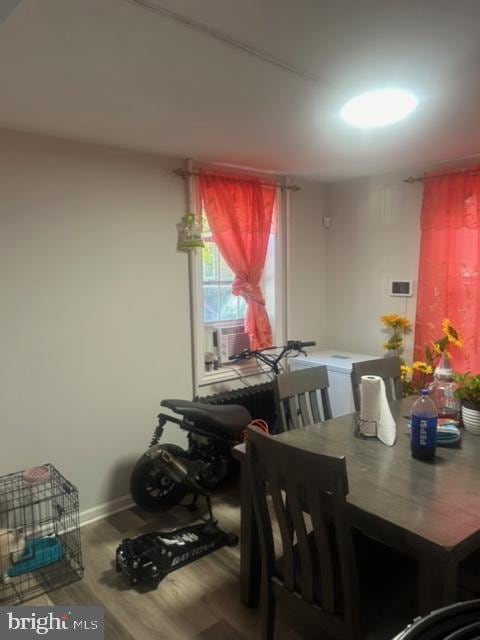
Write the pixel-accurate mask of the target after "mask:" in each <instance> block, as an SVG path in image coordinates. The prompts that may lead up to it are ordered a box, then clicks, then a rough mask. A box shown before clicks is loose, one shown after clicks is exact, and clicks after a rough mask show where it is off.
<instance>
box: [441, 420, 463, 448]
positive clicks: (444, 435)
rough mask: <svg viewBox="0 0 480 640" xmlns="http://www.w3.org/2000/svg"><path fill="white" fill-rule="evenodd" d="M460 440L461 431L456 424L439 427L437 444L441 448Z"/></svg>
mask: <svg viewBox="0 0 480 640" xmlns="http://www.w3.org/2000/svg"><path fill="white" fill-rule="evenodd" d="M459 440H460V430H459V429H458V427H456V426H455V425H454V424H442V425H438V427H437V444H438V445H439V446H442V445H448V444H455V443H456V442H458V441H459Z"/></svg>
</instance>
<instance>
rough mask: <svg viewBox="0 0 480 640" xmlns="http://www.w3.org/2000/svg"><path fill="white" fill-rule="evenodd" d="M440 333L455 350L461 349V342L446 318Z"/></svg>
mask: <svg viewBox="0 0 480 640" xmlns="http://www.w3.org/2000/svg"><path fill="white" fill-rule="evenodd" d="M442 331H443V335H444V336H445V337H446V338H447V340H448V341H449V342H450V344H453V346H454V347H457V349H461V348H462V347H463V340H462V339H461V338H460V335H459V334H458V331H457V330H456V329H455V328H454V327H453V326H452V324H451V322H450V320H449V319H448V318H445V320H444V321H443V322H442Z"/></svg>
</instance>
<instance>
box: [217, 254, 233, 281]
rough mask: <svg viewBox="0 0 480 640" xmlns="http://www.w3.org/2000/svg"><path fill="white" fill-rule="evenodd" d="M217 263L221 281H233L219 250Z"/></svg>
mask: <svg viewBox="0 0 480 640" xmlns="http://www.w3.org/2000/svg"><path fill="white" fill-rule="evenodd" d="M218 263H219V265H220V278H219V280H222V281H223V282H232V281H233V273H232V271H231V270H230V268H229V267H228V265H227V263H226V262H225V260H224V259H223V258H222V256H221V254H220V252H219V253H218Z"/></svg>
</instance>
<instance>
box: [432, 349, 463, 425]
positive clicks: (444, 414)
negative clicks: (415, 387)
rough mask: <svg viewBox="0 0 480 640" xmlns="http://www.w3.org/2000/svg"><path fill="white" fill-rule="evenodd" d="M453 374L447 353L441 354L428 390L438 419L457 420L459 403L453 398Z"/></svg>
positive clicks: (454, 383) (455, 386)
mask: <svg viewBox="0 0 480 640" xmlns="http://www.w3.org/2000/svg"><path fill="white" fill-rule="evenodd" d="M454 375H455V372H454V371H453V369H452V365H451V363H450V358H449V356H448V353H446V352H445V351H444V352H442V354H441V356H440V360H439V362H438V364H437V366H436V368H435V371H434V374H433V382H431V383H430V385H429V387H428V389H429V391H430V397H431V398H432V400H433V402H434V403H435V406H436V407H437V411H438V417H439V418H443V419H447V420H458V419H459V416H460V401H459V400H457V398H456V397H455V391H456V390H457V388H458V384H457V383H456V382H454Z"/></svg>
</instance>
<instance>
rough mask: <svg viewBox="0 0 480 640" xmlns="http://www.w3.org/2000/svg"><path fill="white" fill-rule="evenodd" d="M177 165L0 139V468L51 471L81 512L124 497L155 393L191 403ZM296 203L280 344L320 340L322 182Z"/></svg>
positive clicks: (39, 139)
mask: <svg viewBox="0 0 480 640" xmlns="http://www.w3.org/2000/svg"><path fill="white" fill-rule="evenodd" d="M178 166H179V161H178V160H174V159H166V158H161V157H157V156H154V155H148V154H140V153H134V152H129V151H122V150H118V149H113V148H108V147H104V146H97V145H92V144H83V143H78V142H71V141H64V140H63V141H62V140H58V139H55V138H50V137H45V136H36V135H29V134H21V133H17V132H12V131H6V130H0V183H1V185H2V188H1V191H0V287H1V292H2V296H1V306H0V354H1V357H0V425H1V427H0V428H1V436H2V437H1V444H0V474H4V473H9V472H13V471H17V470H19V469H23V468H25V467H29V466H32V465H37V464H41V463H44V462H52V463H53V464H55V465H56V466H57V467H58V468H59V469H60V470H61V471H62V472H63V473H64V474H65V475H66V476H67V477H68V478H69V479H70V480H71V481H72V482H73V483H74V484H76V485H77V486H78V488H79V490H80V498H81V508H82V510H84V511H85V510H87V511H88V510H89V509H92V510H93V512H91V513H90V514H89V515H96V513H97V512H96V511H95V510H94V508H95V507H97V506H98V505H100V504H101V503H104V502H107V501H111V500H114V499H117V498H120V497H121V496H124V495H125V494H128V479H129V474H130V470H131V467H132V465H133V464H134V462H135V460H136V459H137V457H138V456H139V455H140V453H142V452H143V450H144V449H145V448H146V446H147V444H148V442H149V440H150V436H151V434H152V431H153V427H154V424H155V418H156V415H157V413H158V412H159V402H160V400H161V399H162V398H165V397H169V396H170V397H187V398H189V397H191V396H192V373H191V344H190V314H189V289H188V268H187V256H186V255H185V254H183V253H178V252H177V251H176V227H175V224H176V222H177V221H178V220H179V218H180V217H181V216H182V215H183V213H184V211H185V194H184V183H183V182H182V180H180V179H179V178H177V177H175V176H173V175H172V173H171V170H172V169H173V168H175V167H178ZM291 205H292V206H291V233H290V235H289V239H290V249H289V280H290V292H291V295H290V297H289V320H290V327H289V337H290V338H304V339H313V340H317V341H318V342H319V343H320V342H321V341H322V338H323V336H324V333H325V321H326V316H325V304H324V296H325V259H326V254H325V230H324V229H323V228H322V227H321V217H322V207H323V188H322V187H320V186H319V185H317V184H315V183H309V182H305V183H302V191H300V192H298V193H296V194H292V203H291ZM237 386H238V385H237ZM206 392H207V391H206ZM166 438H167V439H168V440H170V441H175V440H177V441H182V439H183V438H182V436H181V434H178V432H177V431H175V428H173V427H172V428H170V430H169V432H168V434H167V436H166Z"/></svg>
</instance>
